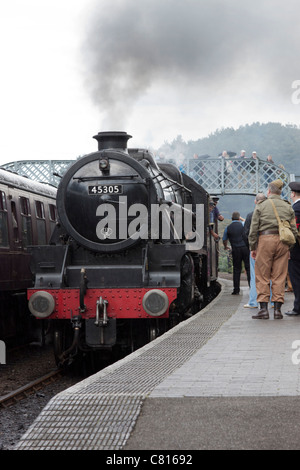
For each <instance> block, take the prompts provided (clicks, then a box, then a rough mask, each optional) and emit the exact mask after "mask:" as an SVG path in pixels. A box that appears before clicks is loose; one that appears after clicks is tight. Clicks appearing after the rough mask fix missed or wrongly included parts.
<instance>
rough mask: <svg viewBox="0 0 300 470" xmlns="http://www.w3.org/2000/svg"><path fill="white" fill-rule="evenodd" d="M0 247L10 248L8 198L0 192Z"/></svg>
mask: <svg viewBox="0 0 300 470" xmlns="http://www.w3.org/2000/svg"><path fill="white" fill-rule="evenodd" d="M0 246H8V226H7V205H6V196H5V193H4V192H3V191H0Z"/></svg>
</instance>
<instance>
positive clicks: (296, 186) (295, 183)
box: [289, 181, 300, 193]
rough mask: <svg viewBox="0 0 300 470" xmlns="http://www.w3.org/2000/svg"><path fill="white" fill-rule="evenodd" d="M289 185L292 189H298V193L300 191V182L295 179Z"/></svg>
mask: <svg viewBox="0 0 300 470" xmlns="http://www.w3.org/2000/svg"><path fill="white" fill-rule="evenodd" d="M289 187H290V188H291V190H292V191H296V193H300V182H298V181H293V182H292V183H289Z"/></svg>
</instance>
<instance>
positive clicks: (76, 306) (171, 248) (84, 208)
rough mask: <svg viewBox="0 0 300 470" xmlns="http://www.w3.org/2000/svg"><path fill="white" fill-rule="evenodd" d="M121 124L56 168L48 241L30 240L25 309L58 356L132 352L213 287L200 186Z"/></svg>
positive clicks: (212, 253)
mask: <svg viewBox="0 0 300 470" xmlns="http://www.w3.org/2000/svg"><path fill="white" fill-rule="evenodd" d="M130 137H131V136H130V135H128V134H127V133H126V132H101V133H99V134H97V135H96V136H94V138H95V139H96V140H97V141H98V151H97V152H95V153H91V154H89V155H86V156H84V157H82V158H80V159H79V160H78V161H76V162H75V163H74V164H73V165H72V166H71V167H70V168H69V169H68V170H67V172H66V173H65V174H64V176H63V177H62V180H61V182H60V185H59V187H58V192H57V210H58V221H59V223H58V225H57V227H56V229H55V231H54V233H53V236H52V238H51V242H50V245H48V246H37V247H33V248H32V272H33V274H34V279H35V280H34V287H33V288H31V289H29V290H28V299H29V308H30V310H31V312H32V314H33V315H34V316H35V317H37V318H47V319H48V320H51V324H52V327H53V340H54V351H55V356H56V360H57V363H58V364H62V363H64V362H68V363H69V362H70V361H71V360H72V358H73V357H74V356H76V355H77V354H78V353H79V352H80V351H81V352H83V353H84V352H85V351H91V350H103V351H104V350H109V351H111V350H113V349H114V348H121V349H125V350H128V349H129V350H133V349H135V348H137V347H139V346H140V345H142V344H144V343H145V342H147V341H149V340H151V339H153V338H155V337H156V336H157V335H159V334H161V333H163V332H165V331H166V330H167V329H169V328H170V326H172V325H174V324H175V323H177V322H178V321H181V320H182V319H184V318H186V317H188V316H190V315H191V314H193V313H195V312H196V311H198V310H199V309H200V308H201V307H202V306H203V305H205V304H206V303H207V302H209V301H210V299H211V296H212V295H214V294H215V292H216V289H217V286H218V283H217V251H216V243H215V242H214V241H212V239H211V236H210V232H209V229H208V226H209V194H208V193H207V192H206V191H205V190H204V189H203V188H202V187H201V186H200V185H198V184H197V183H196V182H195V181H194V180H193V179H192V178H190V177H189V176H188V175H186V174H183V173H181V172H180V171H179V170H178V169H177V168H176V166H174V165H172V164H161V165H159V164H157V162H156V160H155V159H154V156H153V155H152V154H151V152H149V151H147V150H142V149H130V148H129V149H128V148H127V141H128V139H129V138H130Z"/></svg>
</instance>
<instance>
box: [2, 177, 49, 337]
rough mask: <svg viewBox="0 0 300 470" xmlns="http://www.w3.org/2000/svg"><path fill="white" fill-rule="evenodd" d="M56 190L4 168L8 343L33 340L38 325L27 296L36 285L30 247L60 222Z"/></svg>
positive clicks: (4, 287) (5, 325) (4, 333)
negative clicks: (32, 314)
mask: <svg viewBox="0 0 300 470" xmlns="http://www.w3.org/2000/svg"><path fill="white" fill-rule="evenodd" d="M56 192H57V190H56V188H54V187H52V186H49V185H47V184H44V183H38V182H35V181H32V180H30V179H29V178H26V177H24V176H19V175H17V174H16V173H13V172H10V171H7V170H4V169H2V168H0V340H1V341H4V342H5V343H6V345H7V346H9V345H14V344H19V343H20V341H28V340H30V339H32V328H33V326H37V324H36V321H35V320H34V319H33V320H34V321H33V322H32V321H31V320H32V318H30V317H31V315H30V312H29V310H28V305H27V298H26V293H27V288H28V287H30V286H32V274H31V270H30V253H29V248H28V247H29V245H35V244H36V245H37V244H40V245H45V244H46V243H48V242H49V240H50V236H51V234H52V231H53V230H54V227H55V224H56ZM34 323H35V325H33V324H34Z"/></svg>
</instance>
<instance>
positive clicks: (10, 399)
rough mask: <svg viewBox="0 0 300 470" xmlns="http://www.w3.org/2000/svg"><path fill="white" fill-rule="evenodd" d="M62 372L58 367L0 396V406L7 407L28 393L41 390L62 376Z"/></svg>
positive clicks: (25, 396)
mask: <svg viewBox="0 0 300 470" xmlns="http://www.w3.org/2000/svg"><path fill="white" fill-rule="evenodd" d="M62 375H63V373H62V371H61V370H60V369H57V370H54V371H52V372H50V373H49V374H46V375H44V376H42V377H40V378H38V379H36V380H34V381H32V382H29V383H28V384H26V385H24V386H22V387H20V388H18V389H16V390H14V391H12V392H10V393H7V394H6V395H3V396H1V397H0V408H7V407H9V406H12V405H14V404H15V403H18V402H19V401H21V400H22V399H24V398H27V397H28V396H29V395H32V394H33V393H36V392H38V391H39V390H42V389H43V388H44V387H46V386H47V385H50V384H51V383H53V382H55V381H56V380H59V379H60V378H61V377H62Z"/></svg>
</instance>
